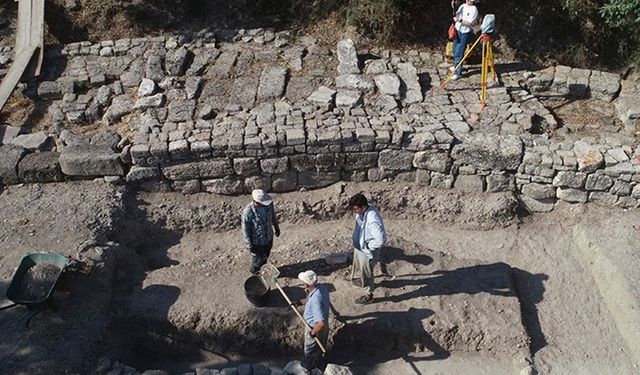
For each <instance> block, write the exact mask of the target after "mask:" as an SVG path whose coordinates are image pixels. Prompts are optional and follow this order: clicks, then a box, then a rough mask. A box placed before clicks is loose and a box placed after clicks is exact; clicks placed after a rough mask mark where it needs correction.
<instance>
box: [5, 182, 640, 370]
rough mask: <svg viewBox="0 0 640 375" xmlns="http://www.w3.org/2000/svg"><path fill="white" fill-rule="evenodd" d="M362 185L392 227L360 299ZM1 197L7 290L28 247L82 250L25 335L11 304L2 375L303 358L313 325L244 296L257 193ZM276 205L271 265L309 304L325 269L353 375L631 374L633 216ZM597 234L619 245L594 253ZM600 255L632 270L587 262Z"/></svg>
mask: <svg viewBox="0 0 640 375" xmlns="http://www.w3.org/2000/svg"><path fill="white" fill-rule="evenodd" d="M358 191H364V192H365V194H367V196H369V197H371V199H372V201H374V202H375V204H376V205H378V206H379V207H380V210H381V212H382V215H383V217H384V220H385V226H386V227H387V231H388V232H389V247H388V250H387V252H386V253H385V259H383V260H384V262H385V263H386V265H387V273H388V275H383V274H381V273H380V269H378V268H377V269H376V285H377V289H376V291H375V302H374V303H373V304H370V305H367V306H364V307H362V306H358V305H355V304H354V303H353V302H354V300H355V299H356V298H357V297H359V296H361V295H362V293H363V291H362V289H360V288H358V287H354V286H352V285H351V282H350V281H349V278H350V277H349V276H350V264H348V263H346V264H345V263H341V264H327V262H326V261H325V259H336V258H335V257H333V258H332V257H330V255H331V254H335V253H345V252H346V253H348V252H349V251H350V237H351V231H352V226H353V217H352V214H351V213H350V212H348V211H347V210H345V209H344V203H345V201H346V200H347V199H348V197H349V195H350V194H353V193H354V192H358ZM0 197H1V198H2V199H0V212H3V214H4V218H3V221H2V225H0V247H1V248H2V249H5V251H4V252H2V253H0V298H1V297H2V296H3V295H4V292H5V291H6V288H7V287H8V283H9V281H10V280H11V276H12V270H13V268H14V267H15V265H16V264H18V263H19V261H20V259H21V258H22V257H23V256H24V255H25V254H26V253H29V252H34V251H39V250H42V249H44V248H48V249H51V250H52V251H55V252H57V253H60V254H62V255H64V256H74V257H77V256H79V257H80V258H81V261H82V263H81V265H82V266H81V267H76V268H74V269H66V270H65V272H64V274H63V275H62V277H61V279H60V280H59V283H58V285H57V286H56V291H55V295H54V299H55V301H56V304H57V306H58V311H57V312H53V311H47V312H44V313H42V314H41V315H39V316H38V317H36V318H35V319H34V321H33V322H32V324H31V327H29V328H25V327H24V325H21V324H19V323H20V321H19V320H18V318H19V314H20V313H21V312H20V309H23V310H24V308H22V307H18V308H14V309H10V310H7V312H6V314H4V315H3V317H8V318H10V319H9V320H5V321H3V322H4V323H2V332H3V334H2V335H0V373H7V374H9V373H29V374H45V373H64V372H71V373H93V372H94V371H95V367H96V365H97V363H98V360H99V359H100V358H101V357H110V358H113V359H117V360H118V361H120V362H124V363H126V364H128V365H130V366H133V367H135V368H137V369H138V370H141V371H142V370H147V369H163V370H167V371H170V372H171V373H173V374H183V373H186V372H196V369H197V368H204V367H206V368H215V369H220V368H223V367H233V366H236V365H238V364H240V363H256V362H260V363H262V364H265V365H269V366H271V367H272V368H275V367H281V366H282V365H283V364H284V363H286V362H288V361H290V360H293V359H299V358H300V357H301V356H302V341H303V340H302V334H303V330H302V328H301V326H300V325H299V323H298V321H297V320H296V319H297V318H296V316H295V315H294V314H293V312H292V311H291V310H290V307H288V306H287V304H286V303H285V302H284V300H283V299H282V298H281V297H280V296H279V294H278V293H270V295H269V300H268V302H267V304H266V306H265V307H256V306H254V305H252V304H251V303H250V302H249V301H247V299H246V298H245V296H244V289H243V286H244V282H245V280H246V279H247V277H248V276H249V262H250V255H249V253H248V252H247V251H246V249H245V248H244V246H243V244H242V240H241V239H242V233H241V231H240V228H239V215H240V212H241V211H242V208H243V207H244V206H245V205H246V204H247V203H248V202H249V201H250V197H249V196H241V197H221V196H214V195H210V194H197V195H191V196H184V195H180V194H167V193H156V194H151V193H140V192H136V191H132V190H128V189H126V188H117V187H112V186H108V185H105V184H99V183H89V182H82V183H74V184H69V183H65V184H47V185H26V186H22V187H17V186H16V187H11V188H8V189H7V190H5V191H3V192H2V193H0ZM274 202H275V204H276V207H277V208H278V212H279V216H280V218H281V230H282V235H281V236H280V237H279V238H277V239H275V241H274V247H273V250H272V255H271V257H270V258H269V262H270V263H273V264H275V265H277V266H278V268H279V270H280V272H281V276H280V279H279V281H280V283H281V284H282V286H283V288H284V289H285V291H286V292H287V294H289V296H290V297H291V298H292V299H293V300H296V299H298V298H301V297H304V296H303V295H299V292H300V290H299V285H300V283H299V281H298V280H297V279H296V275H297V273H298V272H300V271H302V270H305V269H313V270H315V271H316V272H317V273H318V275H319V278H320V281H321V282H322V283H323V284H325V285H327V287H328V288H329V290H330V291H331V292H330V296H331V303H332V312H331V315H330V332H331V333H330V340H329V341H330V342H329V348H330V349H329V350H330V354H329V358H330V360H331V361H334V362H337V363H341V364H348V365H349V366H350V367H352V368H353V369H354V370H355V371H356V373H366V374H414V373H425V374H426V373H446V374H451V373H469V374H474V373H491V374H514V373H520V371H521V370H524V369H528V368H529V367H532V368H535V371H537V372H538V373H541V374H549V373H562V374H564V373H625V374H627V373H634V372H637V367H634V366H637V365H638V363H637V361H636V359H635V358H634V355H633V353H634V352H633V341H632V340H629V337H630V336H628V334H629V333H633V331H632V330H624V331H623V330H620V329H619V328H618V325H617V324H618V316H619V314H620V311H619V310H616V309H615V308H616V305H610V300H609V299H607V298H608V296H613V297H619V298H618V300H625V301H633V299H625V298H623V297H624V296H627V294H625V291H626V290H627V289H626V288H627V286H625V285H624V284H622V283H619V282H618V281H617V279H615V278H612V277H610V276H611V275H617V274H621V275H634V277H636V275H637V272H638V270H640V267H637V266H638V265H639V264H640V263H638V262H640V258H638V255H637V252H635V249H636V248H637V241H638V237H637V236H638V235H637V233H636V231H635V230H634V229H633V225H635V224H637V223H638V222H640V214H639V213H638V212H635V211H627V212H623V211H622V210H616V209H605V208H599V207H597V206H589V207H588V208H576V207H577V206H570V205H566V206H559V207H557V208H556V210H554V212H552V213H550V214H546V215H533V216H518V215H517V212H516V207H517V204H516V205H513V203H514V198H513V197H509V196H505V195H494V194H481V195H462V194H460V193H456V192H455V191H453V190H447V191H442V190H430V189H425V188H423V187H417V186H413V185H411V184H403V185H399V184H393V183H389V184H387V183H377V184H349V185H346V186H341V185H340V186H331V187H328V188H326V189H321V190H317V191H312V192H295V193H288V194H280V195H275V194H274ZM516 203H517V202H516ZM70 213H73V214H70ZM592 228H597V230H594V229H592ZM626 228H628V230H627V229H626ZM592 234H593V235H595V234H598V238H602V239H609V240H610V239H614V238H615V239H620V240H619V241H617V240H616V241H617V242H615V247H606V248H602V249H600V248H598V247H596V245H598V242H597V241H596V239H595V238H594V236H592ZM608 234H611V236H608ZM590 236H591V237H590ZM88 240H89V241H88ZM578 240H581V242H580V241H578ZM624 241H626V242H624ZM612 244H613V243H612ZM605 245H608V244H607V243H604V244H602V246H605ZM598 246H600V245H598ZM7 249H9V250H7ZM11 249H20V250H11ZM592 256H598V257H604V256H606V257H607V258H606V260H607V261H606V262H605V261H604V260H603V259H600V258H598V259H600V260H599V261H597V262H594V261H593V259H592V258H591V257H592ZM337 258H339V257H337ZM603 265H606V266H608V267H614V268H615V267H621V268H619V270H618V272H614V271H615V269H614V270H610V272H607V273H602V272H600V273H598V272H594V271H592V268H593V267H601V266H603ZM624 267H627V268H624ZM623 271H624V272H623ZM603 276H609V277H606V278H603ZM636 279H640V278H636ZM601 283H603V284H601ZM601 290H606V291H607V294H606V295H605V294H601ZM7 302H8V301H6V300H0V305H4V304H5V303H7ZM614 302H615V300H614ZM576 306H579V308H576ZM620 308H621V307H618V309H620ZM625 311H626V310H625ZM568 317H570V318H568ZM585 342H598V343H599V345H584V343H585ZM199 372H200V373H202V372H203V371H201V370H200V371H199Z"/></svg>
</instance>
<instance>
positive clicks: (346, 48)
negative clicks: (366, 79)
mask: <svg viewBox="0 0 640 375" xmlns="http://www.w3.org/2000/svg"><path fill="white" fill-rule="evenodd" d="M338 61H339V64H338V72H339V73H340V74H358V73H360V68H358V54H357V52H356V46H355V44H354V43H353V40H351V39H343V40H341V41H339V42H338Z"/></svg>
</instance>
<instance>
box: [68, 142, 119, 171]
mask: <svg viewBox="0 0 640 375" xmlns="http://www.w3.org/2000/svg"><path fill="white" fill-rule="evenodd" d="M60 168H61V169H62V173H64V174H66V175H67V176H82V177H96V176H124V168H123V166H122V162H121V161H120V154H119V153H116V152H114V151H113V150H112V149H111V148H109V147H108V146H94V145H72V146H67V147H65V148H64V150H62V152H61V153H60Z"/></svg>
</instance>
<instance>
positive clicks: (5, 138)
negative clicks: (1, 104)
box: [0, 125, 22, 145]
mask: <svg viewBox="0 0 640 375" xmlns="http://www.w3.org/2000/svg"><path fill="white" fill-rule="evenodd" d="M21 132H22V130H21V129H20V128H18V127H15V126H9V125H0V145H2V144H5V145H6V144H8V143H9V141H11V140H12V139H13V138H15V137H17V136H18V135H19V134H20V133H21Z"/></svg>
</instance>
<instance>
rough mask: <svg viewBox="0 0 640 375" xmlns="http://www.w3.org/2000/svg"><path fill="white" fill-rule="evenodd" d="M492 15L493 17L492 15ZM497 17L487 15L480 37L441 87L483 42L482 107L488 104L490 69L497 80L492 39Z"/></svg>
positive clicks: (442, 85)
mask: <svg viewBox="0 0 640 375" xmlns="http://www.w3.org/2000/svg"><path fill="white" fill-rule="evenodd" d="M490 16H491V17H490ZM494 19H495V17H494V16H493V15H487V16H486V17H485V19H484V20H483V22H482V34H481V35H480V37H478V39H477V40H476V41H475V43H473V45H472V46H471V48H469V49H467V51H466V52H465V54H464V57H463V58H462V60H460V62H459V63H458V64H457V65H456V66H455V68H454V69H453V71H452V72H451V74H449V77H447V79H446V80H444V81H442V82H441V83H440V88H444V87H445V86H446V85H447V83H449V81H450V80H451V77H453V75H454V74H456V73H455V72H456V71H457V70H458V68H460V66H462V63H464V61H465V60H466V59H467V58H468V57H469V55H471V52H473V49H474V48H475V47H476V46H477V45H478V43H480V42H482V66H481V68H480V77H481V78H480V79H481V84H480V87H481V92H480V102H481V103H482V108H483V109H484V107H485V106H486V105H487V76H488V75H489V70H491V75H492V78H493V82H495V81H496V69H495V65H494V64H493V49H492V48H491V46H492V41H491V35H490V34H491V32H493V22H494Z"/></svg>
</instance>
